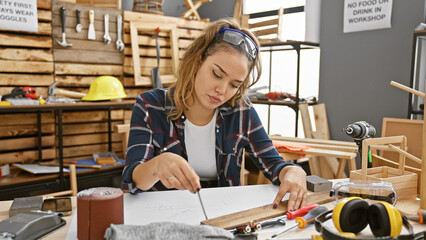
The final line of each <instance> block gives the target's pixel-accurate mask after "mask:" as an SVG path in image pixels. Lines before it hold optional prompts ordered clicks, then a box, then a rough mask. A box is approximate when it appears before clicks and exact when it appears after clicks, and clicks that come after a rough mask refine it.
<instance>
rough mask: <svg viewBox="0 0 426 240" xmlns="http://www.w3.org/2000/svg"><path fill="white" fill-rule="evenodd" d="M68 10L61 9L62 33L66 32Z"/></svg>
mask: <svg viewBox="0 0 426 240" xmlns="http://www.w3.org/2000/svg"><path fill="white" fill-rule="evenodd" d="M66 12H67V11H66V9H65V7H61V24H62V33H64V32H65V19H66Z"/></svg>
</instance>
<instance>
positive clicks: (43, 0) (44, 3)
mask: <svg viewBox="0 0 426 240" xmlns="http://www.w3.org/2000/svg"><path fill="white" fill-rule="evenodd" d="M37 8H38V9H52V1H51V0H37Z"/></svg>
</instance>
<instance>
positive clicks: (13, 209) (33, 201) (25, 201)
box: [9, 196, 43, 217]
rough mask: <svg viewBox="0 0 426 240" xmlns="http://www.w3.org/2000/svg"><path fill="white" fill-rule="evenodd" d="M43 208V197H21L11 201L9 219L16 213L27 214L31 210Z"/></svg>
mask: <svg viewBox="0 0 426 240" xmlns="http://www.w3.org/2000/svg"><path fill="white" fill-rule="evenodd" d="M42 206H43V197H41V196H38V197H21V198H15V199H13V202H12V205H11V206H10V209H9V217H12V216H15V215H16V214H18V213H24V212H29V211H31V210H41V208H42Z"/></svg>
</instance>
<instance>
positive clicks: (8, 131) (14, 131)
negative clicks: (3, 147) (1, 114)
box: [0, 123, 55, 137]
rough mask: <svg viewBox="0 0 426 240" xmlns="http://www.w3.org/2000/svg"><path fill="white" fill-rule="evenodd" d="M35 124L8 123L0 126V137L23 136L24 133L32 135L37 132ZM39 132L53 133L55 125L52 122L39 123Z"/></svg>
mask: <svg viewBox="0 0 426 240" xmlns="http://www.w3.org/2000/svg"><path fill="white" fill-rule="evenodd" d="M37 131H38V130H37V125H35V124H33V125H8V126H3V124H2V126H0V137H15V136H24V135H34V134H37ZM41 132H42V133H44V134H46V133H54V132H55V125H54V123H46V124H44V123H43V124H42V125H41Z"/></svg>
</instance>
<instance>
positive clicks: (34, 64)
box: [0, 60, 53, 73]
mask: <svg viewBox="0 0 426 240" xmlns="http://www.w3.org/2000/svg"><path fill="white" fill-rule="evenodd" d="M0 72H12V73H53V62H39V61H10V60H0Z"/></svg>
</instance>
